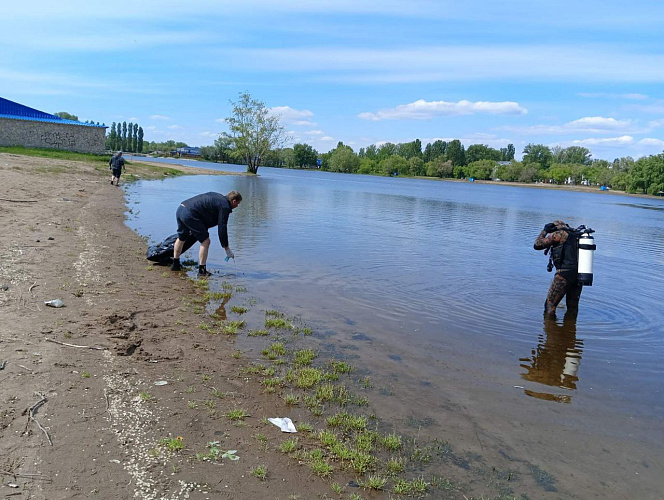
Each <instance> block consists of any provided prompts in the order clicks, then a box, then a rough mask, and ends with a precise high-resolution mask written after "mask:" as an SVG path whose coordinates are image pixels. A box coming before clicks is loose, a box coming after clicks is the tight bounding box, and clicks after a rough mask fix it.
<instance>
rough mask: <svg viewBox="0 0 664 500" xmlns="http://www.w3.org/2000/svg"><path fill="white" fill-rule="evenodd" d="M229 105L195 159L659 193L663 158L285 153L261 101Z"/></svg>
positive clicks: (576, 149) (279, 129) (558, 152)
mask: <svg viewBox="0 0 664 500" xmlns="http://www.w3.org/2000/svg"><path fill="white" fill-rule="evenodd" d="M231 104H232V112H231V115H230V116H229V117H228V118H226V123H227V125H228V128H229V131H228V132H223V133H221V134H220V135H219V138H218V139H217V140H215V142H214V144H213V145H211V146H204V147H202V148H201V155H202V157H203V159H205V160H208V161H215V162H227V163H238V164H245V165H247V171H248V172H250V173H256V172H257V171H258V168H259V166H261V165H265V166H271V167H286V168H321V169H323V170H329V171H332V172H343V173H349V174H354V173H357V174H372V175H388V176H393V175H399V176H403V175H406V176H415V177H437V178H447V179H465V178H474V179H478V180H501V181H509V182H523V183H533V182H543V183H552V184H563V183H570V184H585V185H590V186H606V187H609V188H612V189H617V190H623V191H627V192H631V193H646V194H653V195H658V194H664V153H663V154H659V155H651V156H647V157H642V158H639V159H638V160H634V159H633V158H632V157H629V156H626V157H622V158H616V159H615V160H613V161H612V162H610V161H607V160H600V159H593V158H592V154H591V153H590V150H589V149H587V148H584V147H581V146H571V147H567V148H563V147H560V146H556V147H554V148H550V147H548V146H546V145H544V144H532V143H531V144H528V145H527V146H526V147H525V148H524V149H523V157H522V160H521V161H517V160H515V158H514V157H515V153H516V149H515V147H514V145H513V144H507V145H506V146H505V147H502V148H499V149H496V148H492V147H490V146H487V145H486V144H473V145H470V146H468V148H466V147H465V146H464V145H463V144H462V143H461V141H460V140H459V139H454V140H450V141H443V140H437V141H434V142H432V143H428V144H426V145H425V146H424V147H423V145H422V142H421V141H420V140H419V139H416V140H414V141H411V142H406V143H398V144H394V143H390V142H387V143H383V144H380V145H376V144H372V145H370V146H368V147H364V148H360V149H359V151H357V152H355V151H354V150H353V148H351V147H350V146H348V145H345V144H343V143H342V142H339V143H338V144H337V146H336V148H334V149H332V150H330V151H328V152H327V153H319V152H318V151H316V150H315V149H314V148H313V147H312V146H310V145H309V144H305V143H296V144H294V145H293V147H285V144H286V143H287V142H288V141H289V140H290V138H289V137H287V135H286V133H285V128H284V127H283V125H282V124H281V122H280V119H279V117H275V116H273V115H271V114H270V113H269V110H268V108H267V107H266V106H265V104H264V103H263V102H261V101H259V100H256V99H254V98H252V97H251V95H250V94H248V93H247V92H244V93H240V95H239V99H238V100H237V101H231ZM114 125H115V124H114ZM124 127H125V124H124V123H123V124H122V127H121V124H120V123H118V124H117V125H115V126H111V132H110V134H109V136H108V138H107V144H108V143H109V141H114V142H113V144H115V145H116V147H110V149H123V150H125V151H137V152H149V151H163V152H168V151H171V150H173V149H175V148H177V147H185V146H186V144H185V143H176V142H174V141H167V143H144V142H143V136H142V129H141V128H140V127H138V125H136V124H134V125H132V124H131V123H130V124H129V126H128V127H127V130H128V131H129V134H128V135H127V134H126V133H125V131H124V130H125V128H124ZM132 127H133V128H132ZM132 129H133V130H134V135H133V136H132ZM114 130H115V133H114V132H113V131H114ZM138 131H140V141H139V140H138V135H137V134H138ZM112 138H114V139H112ZM125 141H126V145H125ZM128 148H133V149H128Z"/></svg>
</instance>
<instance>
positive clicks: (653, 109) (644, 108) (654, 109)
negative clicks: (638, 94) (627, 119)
mask: <svg viewBox="0 0 664 500" xmlns="http://www.w3.org/2000/svg"><path fill="white" fill-rule="evenodd" d="M629 109H630V110H634V111H640V112H641V113H649V114H654V115H661V114H664V101H657V102H654V103H652V104H634V105H632V106H629Z"/></svg>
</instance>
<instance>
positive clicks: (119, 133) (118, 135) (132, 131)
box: [106, 122, 145, 153]
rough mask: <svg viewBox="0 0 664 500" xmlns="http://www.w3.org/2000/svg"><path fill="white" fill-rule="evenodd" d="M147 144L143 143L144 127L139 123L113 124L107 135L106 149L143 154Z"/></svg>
mask: <svg viewBox="0 0 664 500" xmlns="http://www.w3.org/2000/svg"><path fill="white" fill-rule="evenodd" d="M144 146H145V144H144V141H143V127H140V126H139V125H138V123H131V122H129V124H127V122H122V123H120V122H118V123H117V124H116V123H115V122H113V123H112V124H111V128H110V130H109V131H108V134H107V135H106V149H110V150H112V151H125V152H129V153H142V152H143V148H144Z"/></svg>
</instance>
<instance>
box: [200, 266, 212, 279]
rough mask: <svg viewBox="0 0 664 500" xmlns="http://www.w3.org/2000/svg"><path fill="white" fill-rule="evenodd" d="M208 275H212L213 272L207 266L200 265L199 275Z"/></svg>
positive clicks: (205, 276)
mask: <svg viewBox="0 0 664 500" xmlns="http://www.w3.org/2000/svg"><path fill="white" fill-rule="evenodd" d="M208 276H212V273H211V272H210V271H208V270H207V269H206V267H205V266H198V277H199V278H207V277H208Z"/></svg>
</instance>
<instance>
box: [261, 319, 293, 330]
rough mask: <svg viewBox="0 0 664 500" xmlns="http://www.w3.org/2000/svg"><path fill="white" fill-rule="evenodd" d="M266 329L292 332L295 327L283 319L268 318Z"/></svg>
mask: <svg viewBox="0 0 664 500" xmlns="http://www.w3.org/2000/svg"><path fill="white" fill-rule="evenodd" d="M265 328H274V329H275V330H292V329H293V325H292V323H290V322H289V321H287V320H285V319H283V318H267V319H266V320H265Z"/></svg>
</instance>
